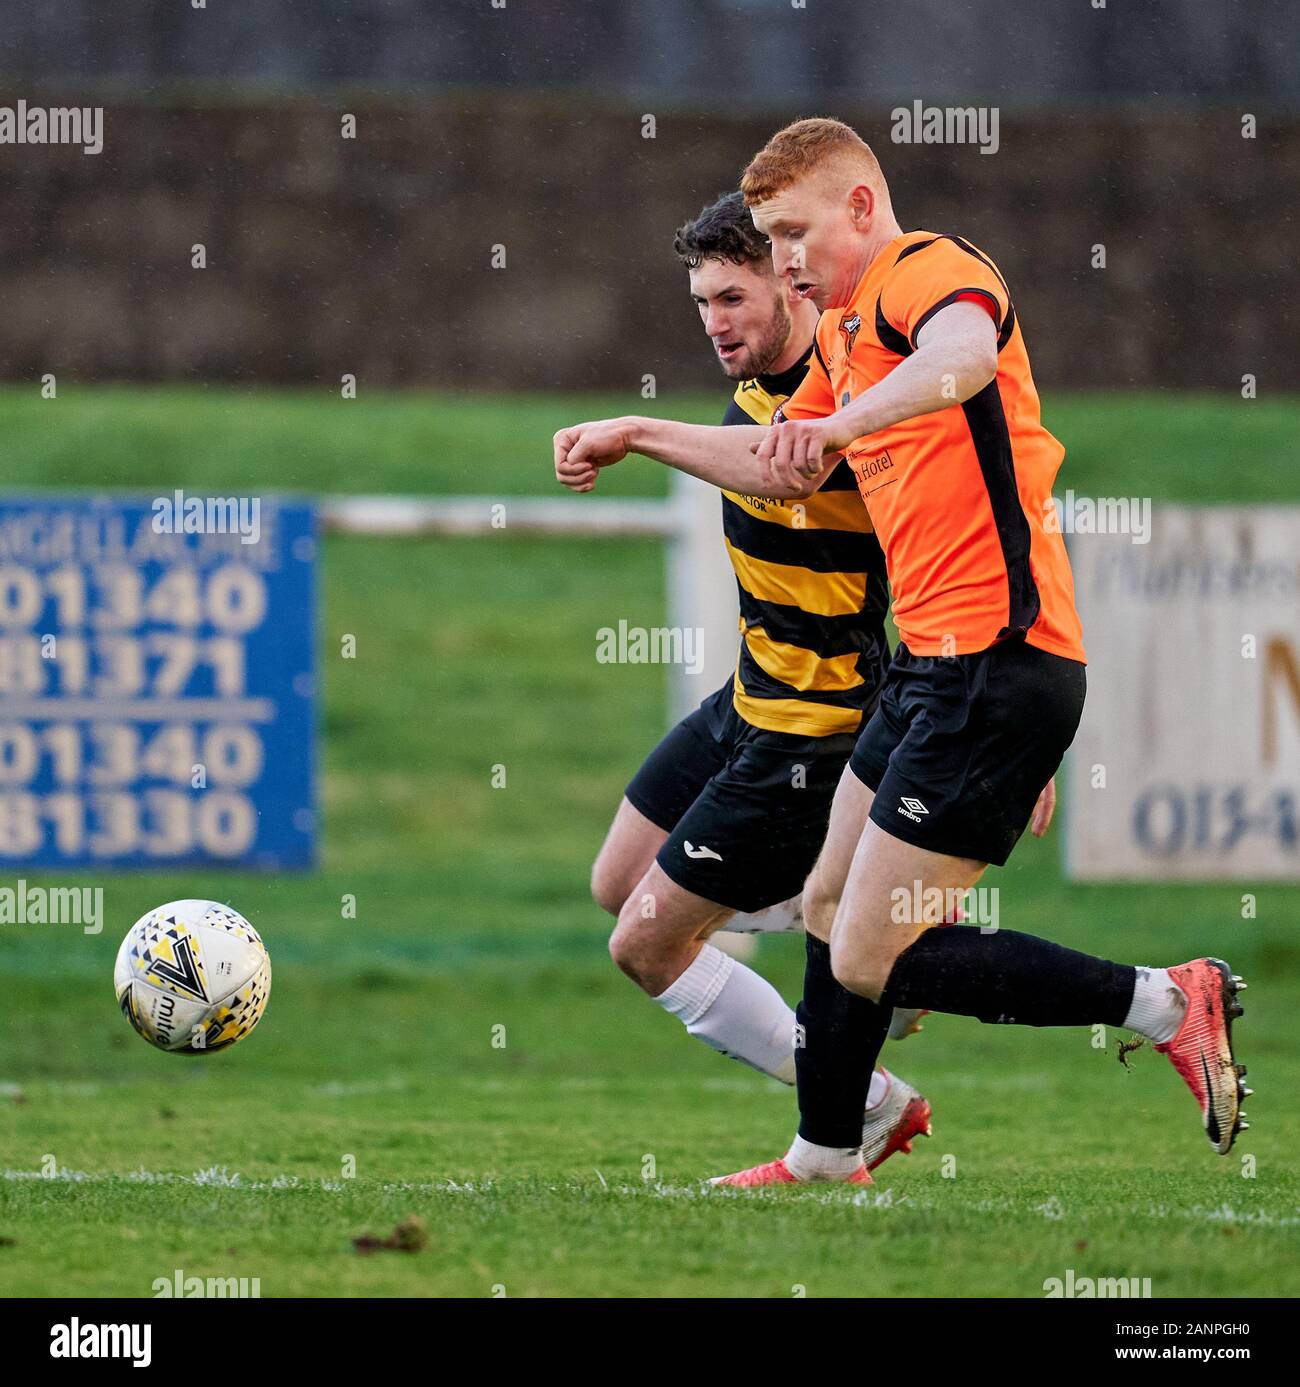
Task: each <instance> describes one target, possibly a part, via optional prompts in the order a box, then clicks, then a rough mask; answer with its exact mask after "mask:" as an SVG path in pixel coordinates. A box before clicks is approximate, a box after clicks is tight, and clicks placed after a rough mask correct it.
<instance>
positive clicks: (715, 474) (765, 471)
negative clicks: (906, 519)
mask: <svg viewBox="0 0 1300 1387" xmlns="http://www.w3.org/2000/svg"><path fill="white" fill-rule="evenodd" d="M767 432H768V430H767V429H765V428H764V427H762V426H761V425H759V424H754V425H745V424H730V425H726V426H723V425H720V424H683V423H679V422H678V421H676V420H674V419H647V418H644V417H643V416H641V415H625V416H623V417H622V418H619V419H596V420H592V421H590V422H588V423H585V424H574V425H572V426H571V427H569V428H567V429H561V430H560V431H559V432H558V433H557V434H556V435H555V476H556V480H557V481H559V482H560V483H561V484H562V485H563V486H567V487H568V488H569V490H570V491H591V490H592V489H593V488H594V487H595V485H596V478H597V477H598V476H599V475H600V469H601V468H602V467H610V466H612V465H613V464H614V463H616V462H620V461H622V459H623V458H625V457H626V456H627V455H628V454H629V453H641V454H643V455H644V456H645V457H648V458H652V459H654V461H656V462H661V463H663V464H664V465H665V466H667V467H675V468H676V469H677V470H678V471H679V472H688V473H689V474H690V475H691V476H692V477H699V478H701V479H702V480H704V481H706V482H710V483H712V485H714V486H717V487H722V488H725V489H726V490H728V491H742V492H745V493H747V494H748V495H752V496H773V497H777V498H779V499H786V498H789V497H795V496H806V495H808V494H809V493H810V492H811V491H814V490H816V486H817V482H815V481H814V482H812V483H811V484H810V480H809V479H808V478H806V477H799V478H791V479H790V480H788V481H781V480H778V479H777V478H776V477H775V476H774V475H773V473H772V471H771V469H770V468H769V467H768V466H767V465H766V464H765V463H764V462H762V461H761V460H760V459H758V458H757V457H756V456H755V454H754V449H755V448H756V447H757V445H758V444H759V442H760V441H761V440H762V438H763V435H764V434H766V433H767Z"/></svg>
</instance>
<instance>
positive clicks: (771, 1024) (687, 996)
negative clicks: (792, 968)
mask: <svg viewBox="0 0 1300 1387" xmlns="http://www.w3.org/2000/svg"><path fill="white" fill-rule="evenodd" d="M655 1001H656V1002H658V1003H659V1005H660V1006H661V1007H663V1009H664V1010H665V1011H670V1012H672V1014H673V1015H674V1016H675V1017H677V1019H678V1020H679V1021H681V1022H682V1024H683V1025H684V1026H685V1027H686V1029H687V1031H688V1032H689V1033H690V1034H691V1035H696V1036H699V1038H700V1039H701V1040H702V1041H703V1042H704V1043H705V1044H706V1045H707V1046H709V1047H710V1048H711V1049H714V1050H717V1051H719V1053H721V1054H724V1055H730V1056H731V1058H732V1059H737V1060H740V1061H741V1063H742V1064H747V1065H749V1066H750V1067H751V1068H752V1069H757V1070H759V1071H760V1072H762V1073H764V1074H770V1075H771V1076H772V1077H773V1078H774V1079H780V1080H781V1082H782V1083H783V1084H792V1083H794V1012H793V1011H791V1010H790V1008H789V1007H788V1006H786V1004H785V1000H784V998H783V997H782V996H781V994H780V993H779V992H778V991H777V990H776V988H775V987H773V986H772V984H771V983H770V982H768V981H767V979H766V978H761V977H759V975H758V974H757V973H756V972H754V970H753V969H752V968H746V967H745V965H744V964H743V963H741V962H739V961H738V960H737V959H734V958H730V957H728V956H727V955H726V954H724V953H723V952H722V950H721V949H715V948H714V947H713V945H712V944H705V945H704V947H703V948H702V949H701V950H700V951H699V953H698V954H696V956H695V960H694V962H693V963H692V964H691V966H690V967H689V968H687V970H686V971H685V972H684V973H683V974H682V975H681V977H679V978H678V979H677V981H676V982H675V983H673V984H672V986H671V987H669V988H668V989H667V990H666V991H664V992H661V993H660V994H659V996H657V997H656V998H655Z"/></svg>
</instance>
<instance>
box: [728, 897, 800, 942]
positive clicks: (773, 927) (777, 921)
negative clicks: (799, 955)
mask: <svg viewBox="0 0 1300 1387" xmlns="http://www.w3.org/2000/svg"><path fill="white" fill-rule="evenodd" d="M723 931H724V932H725V933H727V934H802V933H803V897H802V896H791V897H790V899H789V900H788V901H781V902H780V903H779V904H777V905H768V906H764V907H763V909H762V910H751V911H749V912H748V913H747V914H746V913H742V912H741V911H737V912H736V913H735V914H734V915H733V916H732V917H731V919H729V920H728V921H727V923H726V924H725V925H724V926H723Z"/></svg>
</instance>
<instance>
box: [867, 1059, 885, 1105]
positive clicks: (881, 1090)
mask: <svg viewBox="0 0 1300 1387" xmlns="http://www.w3.org/2000/svg"><path fill="white" fill-rule="evenodd" d="M888 1092H889V1071H888V1070H885V1069H877V1070H875V1071H874V1072H873V1073H872V1075H871V1087H870V1088H869V1089H868V1090H867V1111H868V1112H870V1111H871V1109H872V1108H876V1107H879V1106H880V1104H881V1103H883V1102H884V1101H885V1094H887V1093H888Z"/></svg>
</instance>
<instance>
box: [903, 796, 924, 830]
mask: <svg viewBox="0 0 1300 1387" xmlns="http://www.w3.org/2000/svg"><path fill="white" fill-rule="evenodd" d="M898 812H899V813H900V814H901V815H902V816H903V817H904V818H905V819H911V821H912V822H913V823H914V824H919V823H920V822H921V815H922V814H928V813H929V812H930V811H929V810H928V809H927V808H926V807H925V805H923V804H922V803H921V801H920V800H919V799H913V798H912V797H911V795H904V796H903V802H902V803H901V804H900V805H899V806H898Z"/></svg>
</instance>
